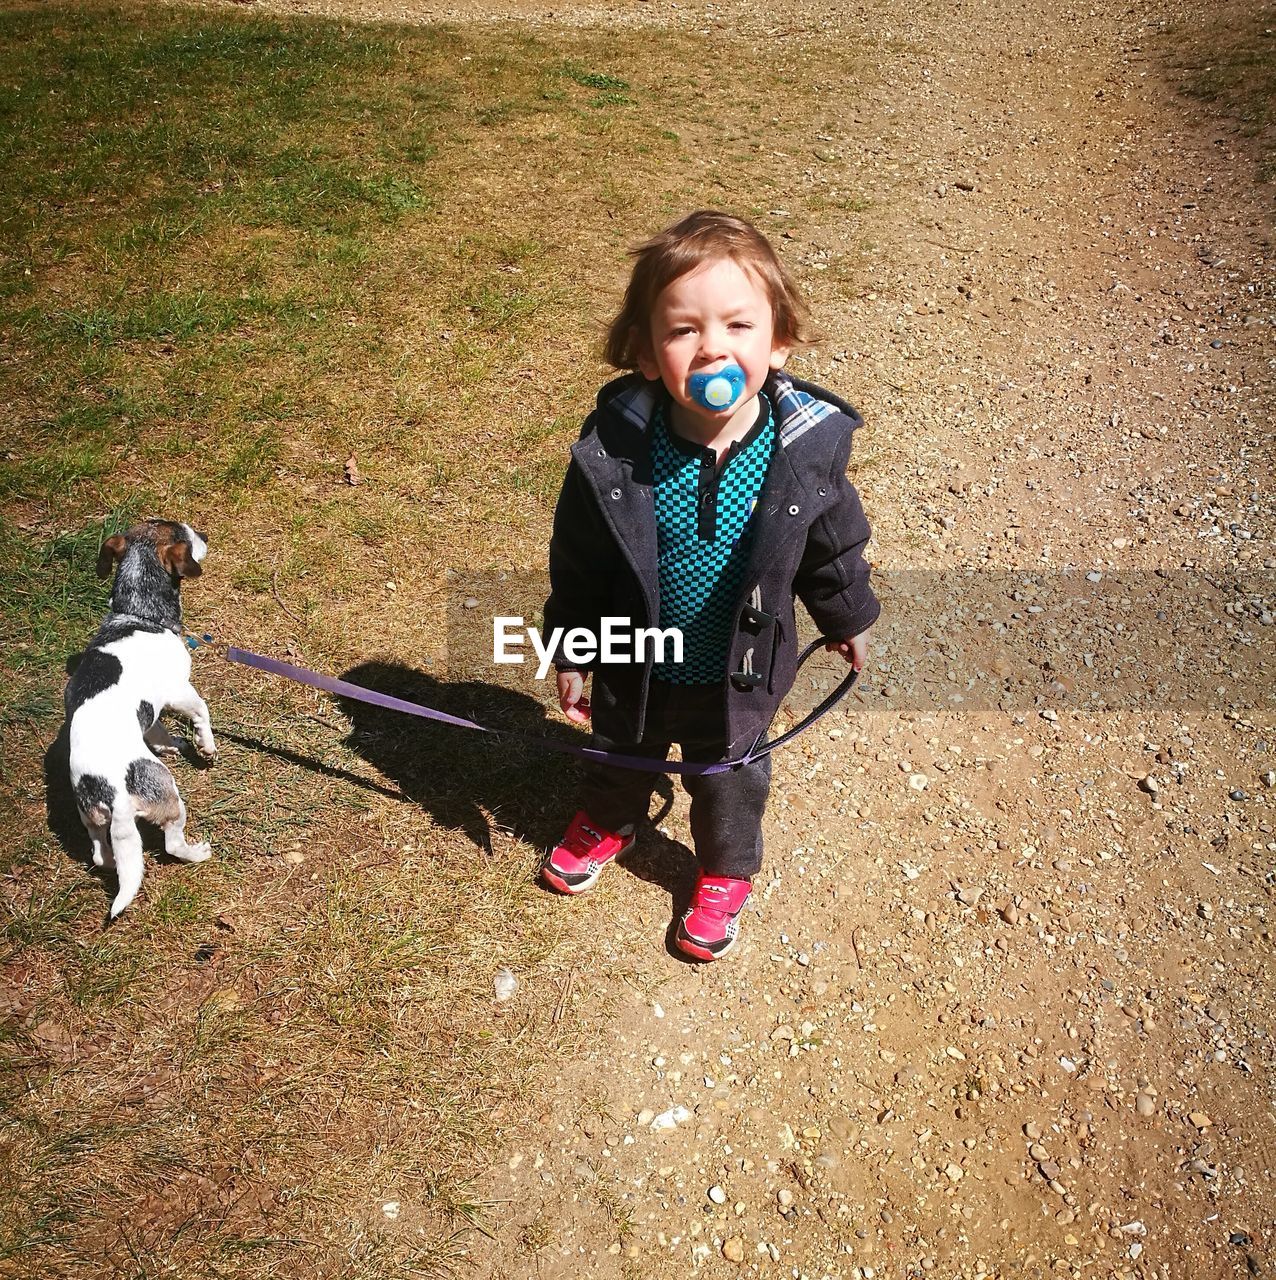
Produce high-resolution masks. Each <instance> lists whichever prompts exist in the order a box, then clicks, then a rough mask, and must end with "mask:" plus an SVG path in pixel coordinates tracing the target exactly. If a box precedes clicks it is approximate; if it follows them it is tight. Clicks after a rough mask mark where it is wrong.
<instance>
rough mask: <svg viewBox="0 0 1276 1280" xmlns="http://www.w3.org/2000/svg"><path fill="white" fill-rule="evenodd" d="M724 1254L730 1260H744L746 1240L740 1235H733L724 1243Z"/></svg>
mask: <svg viewBox="0 0 1276 1280" xmlns="http://www.w3.org/2000/svg"><path fill="white" fill-rule="evenodd" d="M722 1256H723V1257H724V1258H725V1259H726V1260H727V1261H728V1262H743V1261H744V1241H743V1240H741V1239H740V1237H739V1236H732V1237H731V1239H730V1240H726V1241H724V1242H723V1245H722Z"/></svg>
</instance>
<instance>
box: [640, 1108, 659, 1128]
mask: <svg viewBox="0 0 1276 1280" xmlns="http://www.w3.org/2000/svg"><path fill="white" fill-rule="evenodd" d="M655 1118H656V1113H655V1112H654V1111H653V1110H652V1109H651V1108H650V1107H643V1109H642V1110H641V1111H640V1112H639V1113H638V1125H639V1127H640V1128H643V1129H645V1128H646V1127H647V1126H648V1125H649V1124H650V1123H651V1122H652V1121H653V1120H654V1119H655Z"/></svg>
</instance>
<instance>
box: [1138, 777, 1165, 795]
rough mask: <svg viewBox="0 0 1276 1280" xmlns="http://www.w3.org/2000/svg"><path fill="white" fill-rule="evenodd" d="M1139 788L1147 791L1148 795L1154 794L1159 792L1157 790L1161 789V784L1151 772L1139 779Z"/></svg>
mask: <svg viewBox="0 0 1276 1280" xmlns="http://www.w3.org/2000/svg"><path fill="white" fill-rule="evenodd" d="M1139 790H1140V791H1146V792H1147V793H1148V795H1150V796H1154V795H1156V794H1157V792H1159V791H1160V790H1161V786H1160V784H1159V783H1158V782H1157V780H1156V779H1155V778H1154V777H1153V776H1152V775H1151V774H1150V773H1149V774H1147V775H1146V776H1145V777H1142V778H1140V779H1139Z"/></svg>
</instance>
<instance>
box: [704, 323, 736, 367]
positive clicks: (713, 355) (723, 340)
mask: <svg viewBox="0 0 1276 1280" xmlns="http://www.w3.org/2000/svg"><path fill="white" fill-rule="evenodd" d="M729 354H730V351H729V348H728V346H727V331H726V329H725V328H723V327H721V326H718V325H712V326H706V327H705V328H704V329H703V330H702V331H701V334H700V358H701V359H702V360H719V359H721V358H722V357H723V356H726V355H729Z"/></svg>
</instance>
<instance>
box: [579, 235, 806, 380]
mask: <svg viewBox="0 0 1276 1280" xmlns="http://www.w3.org/2000/svg"><path fill="white" fill-rule="evenodd" d="M630 256H631V257H632V258H633V259H634V269H633V274H632V275H631V276H630V277H629V287H628V288H627V289H626V290H625V298H624V301H623V302H622V303H621V305H620V311H619V313H618V314H617V316H616V318H615V319H614V320H613V321H612V322H611V324H610V325H609V326H608V329H607V340H606V342H605V344H604V346H603V356H604V358H605V359H606V361H607V363H608V364H611V365H614V366H615V367H616V368H617V369H636V368H637V367H638V356H639V354H641V353H642V352H643V351H644V350H645V348H646V347H647V345H648V344H649V343H650V341H651V313H652V311H653V310H654V308H655V305H656V299H657V298H658V297H659V296H660V293H661V290H663V289H664V288H666V287H667V286H668V285H670V284H672V283H673V282H674V281H675V280H679V279H681V278H682V277H683V276H685V275H686V274H687V273H688V272H691V271H695V270H696V269H697V268H698V267H702V266H705V265H706V264H708V263H711V262H721V261H722V260H723V259H730V260H731V261H732V262H734V263H735V264H736V265H737V266H738V267H740V268H741V269H742V270H744V271H747V272H749V273H750V274H751V275H753V276H754V277H755V278H756V279H757V280H758V281H759V283H760V284H761V285H762V287H763V288H764V289H765V290H766V293H767V297H768V298H769V300H770V303H771V313H772V318H773V323H774V326H775V329H774V342H775V344H776V346H787V347H794V346H801V345H803V344H804V343H806V342H807V341H809V339H808V337H807V330H806V324H807V317H806V306H805V305H804V304H803V302H802V297H801V295H800V294H799V293H798V288H797V285H796V284H794V282H793V278H792V277H791V276H790V275H789V273H788V272H787V271H786V270H785V269H784V265H783V263H781V261H780V259H779V258H778V257H777V256H776V252H775V250H774V249H773V248H772V247H771V243H770V241H768V240H767V238H766V236H764V235H763V234H762V232H760V231H759V230H758V229H757V228H756V227H755V226H753V225H752V223H749V222H745V220H744V219H743V218H736V217H733V216H732V215H731V214H729V213H719V212H718V211H717V210H715V209H697V210H696V211H695V212H694V213H689V214H687V216H686V217H685V218H683V219H682V220H681V221H680V222H675V223H674V225H673V226H671V227H666V228H665V230H663V231H661V232H660V233H659V234H658V235H654V236H652V238H651V239H650V240H648V241H646V243H644V244H640V245H639V246H638V247H637V248H636V249H631V250H630Z"/></svg>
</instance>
